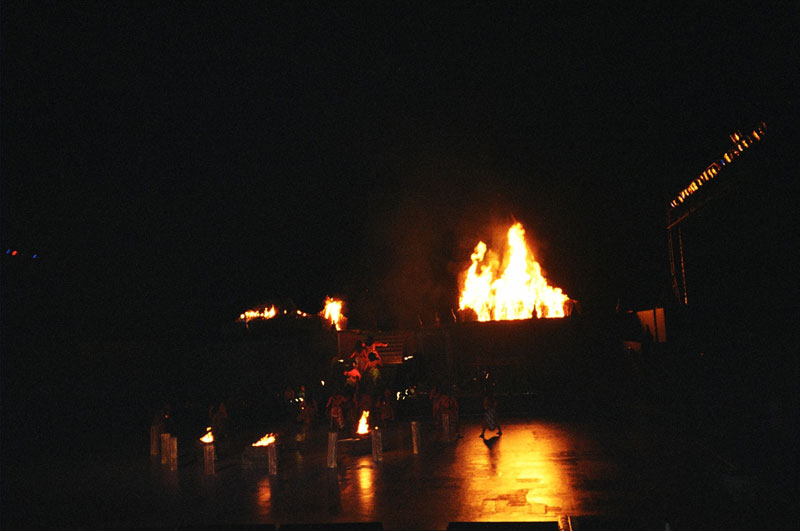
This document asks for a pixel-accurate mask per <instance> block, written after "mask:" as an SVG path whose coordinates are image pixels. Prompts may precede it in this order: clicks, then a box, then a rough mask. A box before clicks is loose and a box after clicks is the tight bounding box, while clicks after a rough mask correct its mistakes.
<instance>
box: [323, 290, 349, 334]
mask: <svg viewBox="0 0 800 531" xmlns="http://www.w3.org/2000/svg"><path fill="white" fill-rule="evenodd" d="M343 304H344V303H343V301H341V300H339V299H332V298H330V297H325V309H324V310H322V314H321V315H322V317H323V318H324V319H326V320H328V321H330V323H331V324H332V325H334V326H336V330H341V329H342V326H343V325H344V320H345V317H344V315H343V314H342V305H343Z"/></svg>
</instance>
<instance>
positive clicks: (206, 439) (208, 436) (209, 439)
mask: <svg viewBox="0 0 800 531" xmlns="http://www.w3.org/2000/svg"><path fill="white" fill-rule="evenodd" d="M200 442H203V443H206V444H211V443H213V442H214V434H213V433H212V432H211V427H210V426H209V427H208V428H206V434H205V435H203V436H202V437H200Z"/></svg>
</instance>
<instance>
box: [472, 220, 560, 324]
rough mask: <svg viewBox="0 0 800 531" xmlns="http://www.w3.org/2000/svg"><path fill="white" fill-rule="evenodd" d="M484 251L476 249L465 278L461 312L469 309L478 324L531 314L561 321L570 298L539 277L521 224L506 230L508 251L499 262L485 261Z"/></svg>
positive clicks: (538, 268)
mask: <svg viewBox="0 0 800 531" xmlns="http://www.w3.org/2000/svg"><path fill="white" fill-rule="evenodd" d="M486 251H487V247H486V244H485V243H483V242H478V245H476V246H475V252H474V253H472V256H471V259H472V265H471V266H470V267H469V269H468V270H467V271H466V273H465V275H464V282H463V287H462V290H461V296H460V298H459V301H458V307H459V309H460V310H464V309H466V308H470V309H472V310H473V311H475V314H476V315H477V316H478V320H479V321H502V320H511V319H530V318H531V317H532V316H533V314H534V312H535V313H536V316H537V317H564V304H565V303H566V302H567V301H568V300H569V297H568V296H567V295H566V294H565V293H563V292H562V291H561V288H556V287H553V286H550V285H549V284H548V283H547V279H545V278H544V276H542V268H541V266H540V265H539V262H537V261H536V260H535V259H534V257H533V253H531V251H530V249H528V245H527V244H526V243H525V229H524V228H523V227H522V224H521V223H516V224H514V225H512V226H511V228H510V229H508V248H507V249H506V253H505V256H504V257H503V260H502V262H501V261H500V260H497V259H496V258H493V257H492V256H490V257H487V256H486ZM501 267H504V269H502V273H501V272H500V270H501Z"/></svg>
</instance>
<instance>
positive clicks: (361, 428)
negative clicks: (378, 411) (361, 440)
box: [356, 411, 369, 435]
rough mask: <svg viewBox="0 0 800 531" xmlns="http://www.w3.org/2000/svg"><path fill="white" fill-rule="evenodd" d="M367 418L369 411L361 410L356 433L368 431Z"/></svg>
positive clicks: (364, 433)
mask: <svg viewBox="0 0 800 531" xmlns="http://www.w3.org/2000/svg"><path fill="white" fill-rule="evenodd" d="M368 418H369V411H362V412H361V419H359V421H358V429H357V430H356V433H358V434H359V435H366V434H367V433H369V424H367V419H368Z"/></svg>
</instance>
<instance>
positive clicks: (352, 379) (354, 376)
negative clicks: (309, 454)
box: [327, 336, 394, 430]
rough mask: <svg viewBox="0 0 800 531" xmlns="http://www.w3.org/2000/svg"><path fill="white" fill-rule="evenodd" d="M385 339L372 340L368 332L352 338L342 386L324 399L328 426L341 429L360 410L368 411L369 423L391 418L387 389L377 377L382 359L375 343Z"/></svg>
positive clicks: (355, 418)
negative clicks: (360, 336) (353, 343)
mask: <svg viewBox="0 0 800 531" xmlns="http://www.w3.org/2000/svg"><path fill="white" fill-rule="evenodd" d="M387 346H388V344H387V343H382V342H380V341H375V340H374V339H373V338H372V337H371V336H370V337H367V339H366V341H364V342H362V341H358V342H356V344H355V346H354V348H353V352H352V353H351V354H350V357H349V359H348V362H349V363H348V365H349V366H348V368H347V370H345V371H344V376H345V378H346V381H345V389H344V391H343V392H339V393H335V394H333V395H332V396H331V397H330V398H329V399H328V403H327V409H328V417H329V421H330V428H331V429H335V430H342V429H344V428H345V426H346V425H347V424H350V425H351V427H352V426H355V425H357V424H358V420H359V419H360V417H361V415H362V412H364V411H368V412H370V417H369V423H370V425H373V426H374V425H378V424H379V423H381V422H386V421H389V420H393V419H394V409H393V408H392V405H391V402H392V400H391V398H392V397H391V391H390V390H389V389H388V388H385V387H384V385H383V381H382V380H381V367H383V360H382V359H381V354H380V352H378V348H379V347H387Z"/></svg>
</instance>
